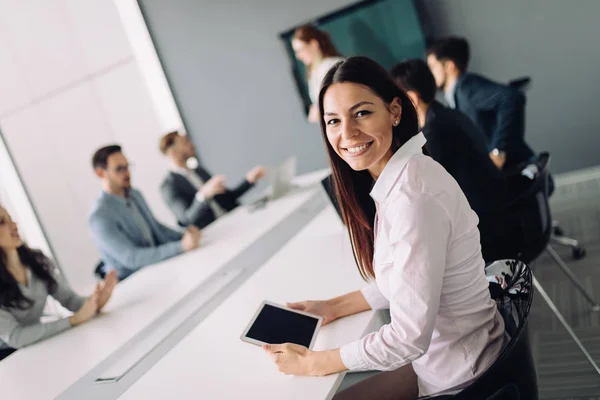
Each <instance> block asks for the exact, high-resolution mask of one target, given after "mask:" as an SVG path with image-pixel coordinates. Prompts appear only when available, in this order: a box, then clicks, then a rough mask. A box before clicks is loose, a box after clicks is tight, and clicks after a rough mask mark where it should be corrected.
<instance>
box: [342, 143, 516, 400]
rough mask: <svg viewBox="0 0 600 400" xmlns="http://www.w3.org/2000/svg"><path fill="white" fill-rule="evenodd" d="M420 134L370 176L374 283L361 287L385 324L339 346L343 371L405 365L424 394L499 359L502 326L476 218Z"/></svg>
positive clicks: (461, 382) (464, 379)
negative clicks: (386, 314) (387, 317)
mask: <svg viewBox="0 0 600 400" xmlns="http://www.w3.org/2000/svg"><path fill="white" fill-rule="evenodd" d="M424 143H425V138H424V137H423V135H422V134H419V135H417V136H415V137H413V138H412V139H410V140H409V141H408V142H407V143H406V144H405V145H404V146H402V147H401V148H400V149H399V150H398V151H397V152H396V153H395V154H394V156H393V157H392V158H391V159H390V161H389V162H388V164H387V165H386V166H385V168H384V170H383V172H382V174H381V176H379V178H378V179H377V181H376V183H375V186H374V187H373V190H372V191H371V197H372V198H373V200H374V201H375V205H376V208H377V215H376V217H375V251H374V257H373V267H374V271H375V276H376V279H375V282H373V283H371V284H370V285H369V286H367V287H365V288H364V289H363V290H362V293H363V295H364V297H365V299H366V300H367V302H368V303H369V305H370V306H371V307H372V308H373V309H382V308H389V309H390V314H391V323H390V324H387V325H385V326H383V327H382V328H381V329H380V330H379V331H378V332H373V333H371V334H368V335H367V336H365V337H364V338H362V339H360V340H358V341H355V342H352V343H350V344H347V345H345V346H343V347H342V348H341V350H340V355H341V357H342V361H343V362H344V364H345V365H346V367H347V368H348V369H349V370H351V371H352V370H353V371H360V370H383V371H389V370H394V369H397V368H400V367H402V366H404V365H406V364H409V363H412V366H413V368H414V370H415V372H416V374H417V376H418V381H419V394H420V395H421V396H424V395H430V394H434V393H439V392H442V391H447V390H448V389H453V388H454V389H456V388H460V387H463V386H465V385H466V384H468V383H469V382H470V381H472V380H473V379H474V378H476V377H477V376H479V375H480V374H481V373H482V372H484V371H485V370H486V369H487V368H488V367H489V366H490V365H491V364H492V363H493V362H494V361H495V360H496V359H497V357H498V355H499V354H500V351H501V350H502V348H503V346H504V343H505V335H504V322H503V320H502V317H501V316H500V314H499V313H498V311H497V309H496V304H495V302H494V301H493V300H492V299H491V298H490V294H489V291H488V282H487V280H486V278H485V272H484V261H483V258H482V256H481V249H480V244H479V231H478V230H477V223H478V218H477V216H476V214H475V213H474V212H473V211H472V210H471V207H470V206H469V203H468V202H467V199H466V197H465V196H464V194H463V193H462V191H461V190H460V187H459V186H458V184H457V183H456V181H455V180H454V179H453V178H452V177H451V176H450V175H449V174H448V173H447V172H446V171H445V170H444V168H443V167H442V166H441V165H439V164H438V163H437V162H435V161H434V160H433V159H431V158H430V157H427V156H425V155H423V154H422V152H421V147H422V146H423V145H424Z"/></svg>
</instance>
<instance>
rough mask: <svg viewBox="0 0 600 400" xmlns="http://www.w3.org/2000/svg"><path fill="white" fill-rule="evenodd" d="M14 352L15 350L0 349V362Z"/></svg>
mask: <svg viewBox="0 0 600 400" xmlns="http://www.w3.org/2000/svg"><path fill="white" fill-rule="evenodd" d="M15 351H17V349H0V361H2V360H4V359H5V358H6V357H8V356H10V355H11V354H12V353H14V352H15Z"/></svg>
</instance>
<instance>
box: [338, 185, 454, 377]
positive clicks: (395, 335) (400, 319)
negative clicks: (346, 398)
mask: <svg viewBox="0 0 600 400" xmlns="http://www.w3.org/2000/svg"><path fill="white" fill-rule="evenodd" d="M402 201H403V204H400V207H398V208H397V210H399V212H398V213H397V215H395V216H394V220H393V221H390V222H391V223H390V226H391V227H393V228H392V229H393V231H392V232H390V233H389V239H390V246H392V250H393V266H392V268H387V269H384V270H383V271H382V274H381V276H377V281H378V282H379V284H384V285H389V293H390V295H389V299H390V302H389V306H390V315H391V323H389V324H387V325H384V326H383V327H382V328H381V329H380V330H379V331H377V332H373V333H370V334H368V335H367V336H365V337H363V338H362V339H360V340H358V341H355V342H352V343H349V344H347V345H345V346H343V347H342V348H341V349H340V355H341V358H342V361H343V363H344V365H345V366H346V367H347V368H348V369H349V370H352V371H360V370H381V371H389V370H394V369H397V368H400V367H401V366H403V365H406V364H408V363H410V362H412V361H414V360H416V359H418V358H419V357H421V356H422V355H423V354H424V353H425V352H426V351H427V350H428V348H429V345H430V342H431V337H432V334H433V329H434V326H435V320H436V315H437V312H438V308H439V305H440V297H441V290H442V282H443V277H444V271H445V268H446V253H447V249H448V241H449V238H450V232H451V219H450V216H449V215H448V213H447V211H446V210H445V209H444V208H443V207H442V206H441V204H440V203H439V201H438V200H437V199H436V198H435V197H433V196H432V195H429V194H423V193H421V194H419V195H418V196H415V197H414V198H412V199H411V200H410V201H408V200H406V199H405V200H402ZM363 295H365V299H367V302H369V304H371V301H372V302H373V304H375V305H380V304H382V302H381V300H382V299H381V298H379V297H377V295H376V293H375V292H374V291H373V289H372V288H370V289H367V291H366V294H365V292H363ZM379 295H380V296H381V297H383V296H382V295H381V293H379ZM370 296H373V297H370ZM380 302H381V303H380Z"/></svg>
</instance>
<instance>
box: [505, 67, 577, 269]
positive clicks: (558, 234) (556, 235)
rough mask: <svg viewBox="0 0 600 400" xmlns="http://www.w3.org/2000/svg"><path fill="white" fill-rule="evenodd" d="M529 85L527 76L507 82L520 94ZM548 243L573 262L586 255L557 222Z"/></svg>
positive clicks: (552, 252) (554, 256) (558, 258)
mask: <svg viewBox="0 0 600 400" xmlns="http://www.w3.org/2000/svg"><path fill="white" fill-rule="evenodd" d="M530 84H531V78H530V77H528V76H523V77H520V78H517V79H514V80H512V81H510V82H508V86H510V87H513V88H515V89H518V90H521V91H522V92H525V91H526V90H527V89H529V86H530ZM550 195H552V193H550ZM550 241H551V242H552V243H555V244H558V245H561V246H566V247H568V248H570V249H571V254H572V256H573V258H574V259H575V260H581V259H582V258H584V257H585V256H586V254H587V251H586V249H585V248H584V247H583V246H581V243H579V241H578V240H577V239H573V238H570V237H567V236H565V232H564V230H563V229H562V228H561V227H560V223H559V222H558V221H552V231H551V236H550ZM549 253H550V256H551V257H552V258H553V259H554V260H555V261H556V262H557V263H559V264H560V263H562V262H563V261H562V260H561V259H560V257H558V255H557V254H556V252H555V251H554V250H553V249H552V250H550V251H549Z"/></svg>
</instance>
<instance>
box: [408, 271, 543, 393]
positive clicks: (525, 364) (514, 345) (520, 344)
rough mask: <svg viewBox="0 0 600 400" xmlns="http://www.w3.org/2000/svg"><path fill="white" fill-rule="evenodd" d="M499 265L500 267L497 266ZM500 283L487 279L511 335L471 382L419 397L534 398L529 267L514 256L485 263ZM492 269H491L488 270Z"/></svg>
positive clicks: (506, 329) (534, 379) (534, 381)
mask: <svg viewBox="0 0 600 400" xmlns="http://www.w3.org/2000/svg"><path fill="white" fill-rule="evenodd" d="M499 267H500V269H499ZM502 269H504V270H506V271H510V273H509V274H502V275H501V276H500V277H501V279H500V280H501V281H503V282H504V284H505V285H504V287H503V286H501V285H499V284H498V283H496V282H492V283H490V293H491V295H492V298H494V300H495V301H496V305H497V307H498V311H500V314H501V315H502V318H503V319H504V325H505V331H506V333H508V335H509V336H510V337H511V339H510V342H509V343H508V344H507V345H506V347H505V348H504V350H502V352H501V353H500V356H499V357H498V359H497V360H496V362H494V364H492V366H491V367H490V368H488V369H487V370H486V371H485V372H484V373H483V374H482V375H481V376H480V377H479V378H478V379H477V380H476V381H475V382H473V383H472V384H471V385H469V386H468V387H467V388H465V389H463V390H462V391H460V392H459V393H457V394H455V395H442V396H428V397H423V398H420V399H422V400H425V399H430V400H519V399H527V400H537V399H538V388H537V375H536V371H535V365H534V362H533V356H532V355H531V346H530V344H529V334H528V331H527V324H528V320H529V310H530V309H531V302H532V300H533V289H532V276H533V275H532V274H531V270H530V269H529V267H527V265H526V264H525V263H523V262H520V261H517V260H501V261H495V262H493V263H490V264H489V265H488V266H486V274H487V275H488V280H489V279H490V276H492V278H495V275H497V271H499V270H502ZM490 271H495V272H490Z"/></svg>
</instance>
